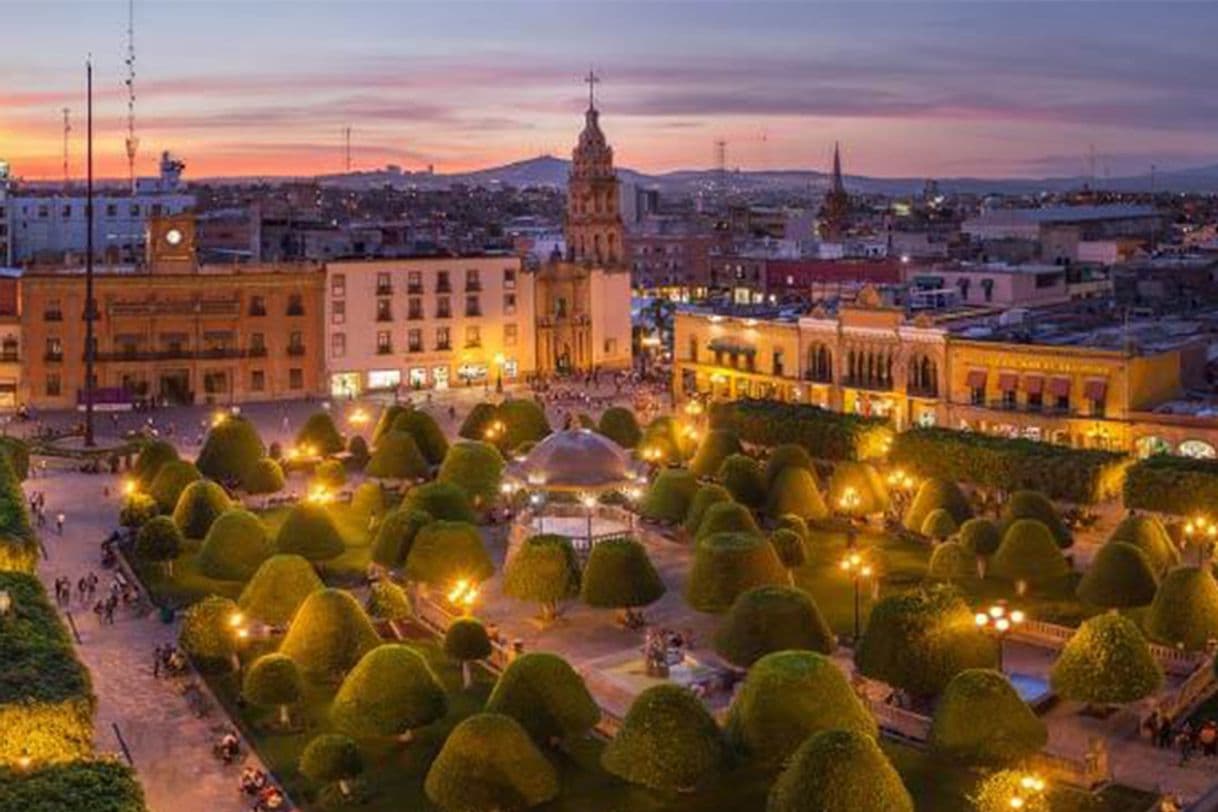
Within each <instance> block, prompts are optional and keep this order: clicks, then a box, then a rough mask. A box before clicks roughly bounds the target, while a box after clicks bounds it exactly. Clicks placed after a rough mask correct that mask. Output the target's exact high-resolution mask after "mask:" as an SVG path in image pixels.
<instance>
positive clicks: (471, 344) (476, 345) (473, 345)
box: [465, 339, 482, 350]
mask: <svg viewBox="0 0 1218 812" xmlns="http://www.w3.org/2000/svg"><path fill="white" fill-rule="evenodd" d="M465 349H467V350H480V349H482V339H478V340H476V341H466V342H465Z"/></svg>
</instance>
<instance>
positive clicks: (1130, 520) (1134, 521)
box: [1108, 515, 1180, 577]
mask: <svg viewBox="0 0 1218 812" xmlns="http://www.w3.org/2000/svg"><path fill="white" fill-rule="evenodd" d="M1108 540H1109V541H1123V542H1126V543H1127V544H1132V545H1133V546H1135V547H1137V548H1138V549H1139V550H1141V551H1142V552H1143V553H1145V555H1146V559H1147V560H1148V561H1149V562H1150V566H1151V569H1153V570H1154V573H1155V575H1156V576H1157V577H1162V576H1163V575H1164V574H1166V573H1167V571H1168V570H1170V569H1171V568H1172V567H1174V566H1176V565H1177V564H1179V563H1180V555H1179V553H1178V552H1177V551H1176V545H1174V544H1173V543H1172V540H1171V536H1170V535H1168V532H1167V529H1166V528H1164V527H1163V523H1162V522H1160V521H1159V520H1158V519H1156V518H1155V517H1154V516H1136V515H1129V516H1126V517H1125V518H1124V519H1122V520H1121V523H1120V524H1118V525H1117V526H1116V529H1115V530H1113V531H1112V535H1111V536H1110V537H1109V539H1108Z"/></svg>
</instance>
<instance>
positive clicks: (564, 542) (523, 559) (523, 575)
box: [503, 533, 579, 621]
mask: <svg viewBox="0 0 1218 812" xmlns="http://www.w3.org/2000/svg"><path fill="white" fill-rule="evenodd" d="M503 594H505V595H507V596H508V597H511V598H515V599H516V600H520V601H528V602H532V603H540V604H541V616H542V619H543V620H547V621H548V620H553V619H554V618H556V617H558V604H559V602H560V601H562V600H565V599H567V598H574V597H576V596H577V595H579V561H578V560H577V559H576V558H575V549H574V548H573V547H572V546H571V539H569V538H567V537H566V536H559V535H554V534H550V533H546V534H543V535H537V536H530V537H529V538H527V539H525V540H524V542H523V543H522V544H521V545H520V547H519V548H518V549H517V550H516V552H515V554H514V555H512V556H511V557H510V558H509V559H508V560H507V565H506V567H505V568H504V571H503Z"/></svg>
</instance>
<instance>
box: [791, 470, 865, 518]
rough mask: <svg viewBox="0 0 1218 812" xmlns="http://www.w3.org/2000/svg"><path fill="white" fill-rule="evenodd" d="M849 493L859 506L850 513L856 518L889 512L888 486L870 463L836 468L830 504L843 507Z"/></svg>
mask: <svg viewBox="0 0 1218 812" xmlns="http://www.w3.org/2000/svg"><path fill="white" fill-rule="evenodd" d="M848 492H853V493H854V494H855V498H856V499H857V505H856V506H855V507H852V508H850V509H849V511H848V512H849V513H851V514H852V515H854V516H868V515H870V514H872V513H883V512H884V511H885V510H888V486H887V485H886V484H884V479H883V477H881V476H880V474H879V472H878V471H876V470H875V468H874V467H872V466H871V465H870V464H868V463H865V462H850V461H843V462H839V463H838V464H837V465H836V466H834V468H833V476H831V477H830V478H829V499H830V502H831V503H832V504H833V505H834V506H835V507H837V506H839V505H841V504H842V497H843V496H845V495H846V494H847V493H848ZM843 509H844V508H843ZM783 512H784V513H785V512H787V511H783Z"/></svg>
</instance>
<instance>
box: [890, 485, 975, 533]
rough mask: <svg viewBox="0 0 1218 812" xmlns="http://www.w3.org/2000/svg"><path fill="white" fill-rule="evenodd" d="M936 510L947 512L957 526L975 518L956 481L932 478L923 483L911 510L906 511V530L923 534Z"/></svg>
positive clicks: (910, 506)
mask: <svg viewBox="0 0 1218 812" xmlns="http://www.w3.org/2000/svg"><path fill="white" fill-rule="evenodd" d="M936 510H945V511H947V513H948V515H949V516H950V517H951V518H952V519H953V520H954V522H955V523H956V524H957V525H960V524H963V523H964V522H966V521H968V520H969V519H971V518H973V509H972V507H970V506H969V503H968V499H966V498H965V496H964V494H963V493H961V491H960V488H959V486H957V485H956V483H955V482H954V481H951V480H945V479H933V478H932V479H928V480H926V481H925V482H923V483H922V485H921V487H919V488H918V493H917V495H916V496H914V498H913V501H912V502H910V504H909V509H908V510H906V511H905V519H904V522H903V523H904V525H905V529H906V530H912V531H913V532H914V533H923V532H924V531H923V530H922V527H923V525H925V524H926V517H927V516H929V515H930V514H931V513H933V512H934V511H936ZM953 532H954V531H953ZM927 535H929V534H927ZM949 535H950V534H949Z"/></svg>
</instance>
